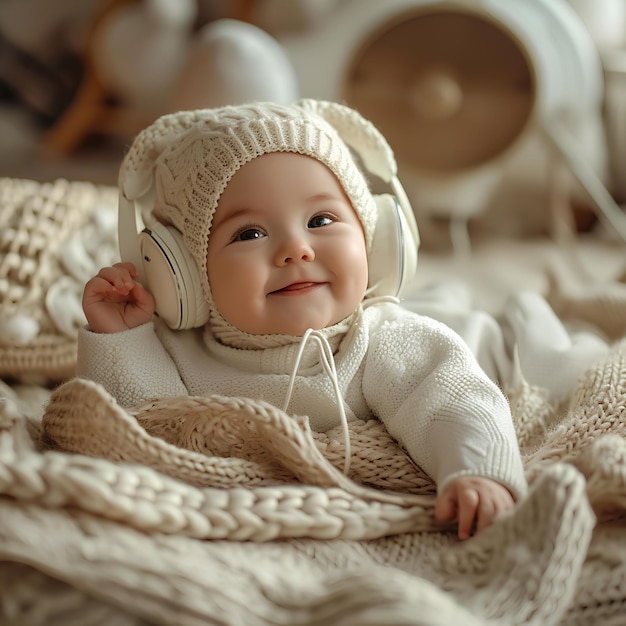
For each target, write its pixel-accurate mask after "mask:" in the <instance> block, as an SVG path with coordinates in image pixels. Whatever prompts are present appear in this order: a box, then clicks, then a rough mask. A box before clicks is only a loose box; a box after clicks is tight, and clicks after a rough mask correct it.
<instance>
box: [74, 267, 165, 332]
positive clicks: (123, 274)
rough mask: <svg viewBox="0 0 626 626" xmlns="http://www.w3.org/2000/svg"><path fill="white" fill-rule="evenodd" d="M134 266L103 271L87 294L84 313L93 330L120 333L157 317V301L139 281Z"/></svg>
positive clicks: (87, 290)
mask: <svg viewBox="0 0 626 626" xmlns="http://www.w3.org/2000/svg"><path fill="white" fill-rule="evenodd" d="M137 276H138V273H137V270H136V269H135V266H134V265H133V264H132V263H116V264H115V265H113V267H103V268H102V269H101V270H100V271H99V272H98V274H97V275H96V276H94V277H93V278H92V279H90V280H89V281H88V282H87V283H86V285H85V289H84V291H83V311H84V312H85V316H86V318H87V323H88V324H89V328H90V330H92V331H94V332H96V333H116V332H119V331H122V330H128V329H129V328H135V327H137V326H141V325H142V324H145V323H146V322H149V321H150V320H151V319H152V316H153V315H154V298H153V297H152V294H151V293H150V292H149V291H147V290H146V289H145V288H144V287H143V286H142V285H140V284H139V283H138V282H136V281H135V278H137Z"/></svg>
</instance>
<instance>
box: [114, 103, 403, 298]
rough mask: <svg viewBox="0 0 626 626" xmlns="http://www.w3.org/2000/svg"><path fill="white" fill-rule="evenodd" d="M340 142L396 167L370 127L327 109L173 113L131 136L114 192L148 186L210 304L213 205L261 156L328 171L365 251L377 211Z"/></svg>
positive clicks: (156, 211)
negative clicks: (308, 162)
mask: <svg viewBox="0 0 626 626" xmlns="http://www.w3.org/2000/svg"><path fill="white" fill-rule="evenodd" d="M342 137H345V138H347V141H351V142H352V143H358V144H359V145H360V146H362V147H363V148H364V150H363V154H364V158H363V160H364V163H365V165H366V166H368V167H369V166H370V165H372V166H373V168H374V171H376V169H379V170H380V169H381V168H385V167H386V168H389V167H391V166H395V161H394V159H393V153H392V151H391V149H390V148H389V146H388V144H387V143H386V141H385V140H384V138H383V137H382V135H381V134H380V133H379V131H378V130H377V129H376V128H375V127H374V126H373V124H371V123H370V122H368V121H367V120H365V119H363V118H362V117H361V116H360V115H359V113H357V112H356V111H354V110H353V109H350V108H349V107H345V106H343V105H340V104H336V103H332V102H323V101H316V100H301V101H300V102H298V103H296V104H292V105H284V104H277V103H269V102H263V103H253V104H246V105H237V106H225V107H220V108H215V109H201V110H197V111H182V112H179V113H173V114H169V115H165V116H163V117H161V118H159V119H158V120H157V121H156V122H155V123H154V124H152V125H151V126H150V127H148V128H147V129H145V130H144V131H142V132H141V133H140V134H139V135H138V136H137V138H136V139H135V141H134V143H133V146H132V147H131V150H130V151H129V153H128V154H127V156H126V158H125V160H124V163H123V164H122V168H121V170H120V188H121V189H122V190H123V191H124V192H125V193H126V194H127V195H128V196H133V195H134V196H136V197H137V196H139V195H141V194H143V193H146V192H147V191H148V189H149V188H150V186H151V185H153V184H154V186H155V192H156V195H155V203H154V208H153V215H154V217H155V218H156V219H157V220H159V221H160V222H163V223H164V224H170V225H173V226H174V227H175V228H177V229H178V230H179V231H180V232H181V233H182V235H183V239H184V242H185V244H186V246H187V247H188V249H189V251H190V253H191V255H192V256H193V258H194V259H195V262H196V264H197V266H198V269H199V273H200V279H201V281H202V288H203V291H204V293H205V295H206V297H207V299H208V300H209V301H212V298H211V290H210V286H209V284H208V278H207V247H208V238H209V234H210V231H211V224H212V221H213V216H214V214H215V211H216V209H217V204H218V201H219V198H220V196H221V195H222V193H223V191H224V189H225V188H226V185H227V184H228V182H229V181H230V180H231V178H232V177H233V176H234V174H235V173H236V172H237V170H239V168H241V167H242V166H243V165H245V164H246V163H248V162H249V161H251V160H252V159H254V158H256V157H258V156H261V155H263V154H268V153H272V152H294V153H298V154H303V155H308V156H310V157H313V158H315V159H317V160H318V161H320V162H322V163H323V164H324V165H326V166H327V167H328V168H329V169H330V170H331V171H332V172H333V173H334V175H335V176H336V177H337V179H338V181H339V183H340V184H341V186H342V188H343V189H344V191H345V193H346V195H347V196H348V198H349V200H350V202H351V204H352V206H353V207H354V209H355V211H356V213H357V215H358V217H359V219H360V221H361V224H362V225H363V229H364V232H365V238H366V243H367V246H368V248H369V246H370V245H371V242H372V238H373V234H374V230H375V227H376V220H377V209H376V203H375V201H374V198H373V196H372V194H371V192H370V190H369V187H368V184H367V181H366V179H365V177H364V175H363V173H362V172H361V170H360V169H359V167H358V165H357V164H356V162H355V159H354V157H353V154H352V153H351V152H350V149H349V148H348V145H347V143H346V142H344V141H343V139H342ZM359 153H361V150H359ZM368 160H369V161H372V162H373V163H368V162H367V161H368ZM377 160H379V161H381V162H380V163H376V161H377Z"/></svg>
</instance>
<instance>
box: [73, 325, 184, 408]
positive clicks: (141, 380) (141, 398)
mask: <svg viewBox="0 0 626 626" xmlns="http://www.w3.org/2000/svg"><path fill="white" fill-rule="evenodd" d="M76 375H77V376H79V377H81V378H88V379H90V380H93V381H94V382H97V383H99V384H101V385H102V386H103V387H104V388H105V389H106V390H107V391H108V392H109V393H110V394H111V395H113V396H114V397H115V399H116V400H117V402H118V403H119V404H120V405H121V406H124V407H131V406H136V405H138V404H141V403H142V402H145V401H146V400H150V399H152V398H159V397H164V396H170V397H171V396H186V395H188V392H187V389H186V387H185V385H184V384H183V382H182V380H181V377H180V374H179V373H178V370H177V368H176V365H175V364H174V361H173V360H172V358H171V357H170V356H169V354H168V353H167V351H166V350H165V348H164V347H163V345H162V344H161V342H160V341H159V339H158V337H157V335H156V333H155V330H154V324H153V323H152V322H149V323H147V324H143V325H141V326H138V327H137V328H133V329H130V330H125V331H121V332H118V333H94V332H92V331H90V330H89V329H87V328H81V329H80V330H79V332H78V360H77V365H76Z"/></svg>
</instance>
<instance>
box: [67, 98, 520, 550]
mask: <svg viewBox="0 0 626 626" xmlns="http://www.w3.org/2000/svg"><path fill="white" fill-rule="evenodd" d="M355 136H359V137H361V139H362V140H363V141H364V142H365V144H368V145H375V146H378V147H379V148H380V150H382V153H383V154H384V155H385V158H387V159H391V160H393V155H392V152H391V150H390V148H389V146H388V145H387V143H386V142H385V140H384V138H383V137H382V135H380V133H379V132H378V131H377V130H376V128H375V127H374V126H373V125H372V124H371V123H369V122H368V121H366V120H364V119H363V118H362V117H361V116H360V115H359V114H358V113H357V112H356V111H354V110H352V109H350V108H348V107H345V106H343V105H339V104H335V103H330V102H317V101H312V100H303V101H301V102H299V103H297V104H294V105H278V104H272V103H258V104H250V105H240V106H233V107H223V108H219V109H207V110H203V111H196V112H181V113H177V114H173V115H169V116H165V117H164V118H161V119H160V120H158V121H157V122H155V124H154V125H153V126H152V127H149V128H148V129H146V130H145V131H143V133H141V134H140V135H139V136H138V137H137V138H136V140H135V142H134V144H133V147H131V150H130V151H129V154H128V155H127V157H126V159H125V161H124V163H123V164H122V168H121V171H120V189H121V191H122V193H123V194H126V193H129V192H128V190H129V189H131V188H132V190H133V193H135V194H136V195H137V196H139V195H142V194H143V195H144V197H148V198H150V199H151V200H150V204H151V212H152V214H153V217H154V218H155V219H156V220H157V221H158V222H159V223H160V224H165V225H168V227H169V229H170V230H171V231H172V232H173V233H175V234H177V235H176V236H177V238H178V239H179V240H180V241H181V246H182V247H183V248H184V249H185V251H186V254H188V255H189V259H190V265H191V266H192V270H193V272H194V273H195V274H194V275H195V279H194V281H193V282H195V283H197V285H196V286H197V288H198V293H199V301H200V303H199V304H198V307H197V308H198V311H199V312H198V313H197V314H196V315H195V318H196V319H195V321H194V322H193V323H191V324H190V325H191V326H192V327H191V328H183V329H180V328H174V329H172V328H170V327H169V326H168V325H167V324H166V323H164V321H163V317H162V316H159V315H155V306H156V311H157V313H158V310H159V302H158V301H157V303H156V305H155V298H154V297H153V294H151V293H150V291H148V290H147V289H146V288H145V286H143V285H142V284H141V283H140V282H139V281H138V280H137V279H138V277H139V276H140V272H139V270H140V268H137V267H135V265H134V264H133V263H131V262H128V261H125V262H121V263H118V264H116V265H114V266H113V267H106V268H103V269H102V270H100V272H99V273H98V275H97V276H95V277H94V278H92V279H91V280H90V281H89V282H88V283H87V284H86V286H85V290H84V296H83V308H84V311H85V315H86V317H87V321H88V327H87V328H84V329H81V330H80V333H79V353H78V370H77V374H78V375H79V376H81V377H85V378H90V379H92V380H95V381H96V382H98V383H101V384H102V385H103V386H104V387H105V388H106V389H107V390H108V391H109V392H110V393H112V394H113V395H114V396H115V397H116V398H117V400H118V401H119V402H120V404H122V405H124V406H133V405H136V404H139V403H141V402H144V401H146V400H148V399H150V398H155V397H163V396H180V395H194V396H200V395H209V394H214V393H217V394H221V395H231V396H245V397H251V398H256V399H263V400H266V401H268V402H270V403H272V404H274V405H276V406H279V407H283V406H284V405H285V408H286V405H287V404H288V407H289V411H290V412H291V413H293V414H299V415H307V416H308V418H309V420H310V424H311V427H312V428H313V429H314V430H317V431H320V432H323V431H326V430H328V429H330V428H333V427H335V426H336V425H337V423H338V418H337V415H338V411H339V413H340V417H341V418H342V419H347V420H356V419H362V420H367V419H371V418H376V419H379V420H381V421H382V422H383V424H384V425H385V426H386V428H387V430H388V431H389V432H390V434H391V435H392V436H393V437H394V438H395V439H396V440H397V441H398V442H399V443H400V444H401V445H402V446H403V447H404V448H405V449H406V451H407V452H408V454H409V455H410V456H411V457H412V459H413V460H414V461H415V463H417V464H418V465H419V466H420V467H421V468H422V469H423V470H424V471H426V472H427V473H428V474H429V475H430V476H431V477H432V478H433V479H434V480H435V482H436V484H437V489H438V492H437V493H438V495H437V503H436V508H435V514H436V516H437V518H438V519H440V520H442V521H446V520H453V519H456V520H457V522H458V535H459V537H460V538H462V539H464V538H467V537H469V536H470V535H471V534H472V533H473V532H478V531H480V530H481V529H483V528H484V527H486V526H488V525H489V524H491V523H492V522H493V520H494V519H495V518H496V516H498V515H499V514H501V513H502V512H504V511H506V510H508V509H510V508H512V507H513V506H514V503H515V501H516V500H518V499H519V498H521V497H522V496H523V495H524V494H525V491H526V488H527V486H526V482H525V478H524V472H523V467H522V462H521V457H520V453H519V448H518V445H517V440H516V437H515V432H514V429H513V424H512V419H511V415H510V411H509V407H508V403H507V401H506V399H505V397H504V396H503V394H502V393H501V391H500V390H499V389H498V387H497V386H496V385H495V384H494V383H493V382H492V381H491V380H490V379H489V378H488V377H487V376H486V374H484V372H483V371H482V370H481V369H480V367H479V366H478V364H477V362H476V360H475V358H474V356H473V355H472V353H471V352H470V350H469V348H468V347H467V346H466V345H465V343H464V342H463V341H462V339H461V338H460V337H458V336H457V335H456V334H455V333H454V332H453V331H451V330H450V329H449V328H447V327H446V326H444V325H442V324H441V323H438V322H436V321H435V320H432V319H430V318H427V317H423V316H420V315H417V314H415V313H412V312H410V311H408V310H406V309H404V308H403V307H402V306H401V305H400V304H399V303H398V301H397V300H396V299H394V298H388V297H387V298H385V297H371V292H372V285H369V284H368V283H369V280H370V272H369V270H368V258H369V257H368V254H369V252H370V249H371V243H372V239H373V237H374V231H375V229H376V223H377V218H378V208H377V203H376V199H375V197H374V195H373V194H372V193H371V192H370V189H369V187H368V184H367V182H366V180H365V177H364V175H363V173H362V171H361V169H360V167H359V166H358V165H357V163H356V162H355V159H354V157H353V154H352V153H351V152H350V149H349V148H348V147H347V145H346V142H345V141H344V140H343V138H344V137H351V138H354V137H355ZM365 160H367V159H364V161H365ZM393 165H394V166H395V162H393ZM146 194H147V195H146ZM138 262H139V261H138ZM153 284H154V285H156V288H153V290H152V291H154V292H155V293H156V289H157V288H158V281H157V282H154V280H153ZM311 338H313V339H314V341H307V340H308V339H311ZM290 383H291V384H290ZM292 385H293V386H292Z"/></svg>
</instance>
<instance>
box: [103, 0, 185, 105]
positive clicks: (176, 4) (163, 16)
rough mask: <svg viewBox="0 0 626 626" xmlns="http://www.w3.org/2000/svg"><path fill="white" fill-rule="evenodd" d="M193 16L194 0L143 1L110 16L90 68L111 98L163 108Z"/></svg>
mask: <svg viewBox="0 0 626 626" xmlns="http://www.w3.org/2000/svg"><path fill="white" fill-rule="evenodd" d="M196 14H197V2H196V0H142V2H139V3H131V4H127V5H125V6H122V7H120V8H119V9H118V10H116V11H113V12H111V13H110V14H109V15H108V16H107V17H106V18H105V19H104V20H103V23H102V24H100V25H99V28H98V29H97V30H96V31H95V33H94V41H93V48H94V51H95V54H94V55H93V64H94V66H95V69H96V71H97V73H98V76H99V78H100V80H101V81H102V83H103V84H104V85H105V86H106V87H107V89H108V90H109V93H110V95H113V96H116V97H117V98H120V99H121V100H122V101H123V102H125V103H127V104H128V105H129V106H133V107H139V108H142V109H147V110H155V111H160V110H161V109H163V108H164V107H165V106H166V105H165V103H166V101H167V99H168V98H169V92H168V87H169V86H170V85H172V83H173V82H174V80H175V78H176V77H177V76H178V74H179V73H180V71H181V68H182V66H183V63H184V62H185V60H186V58H187V54H188V52H189V45H190V41H191V29H192V25H193V22H194V20H195V18H196Z"/></svg>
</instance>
